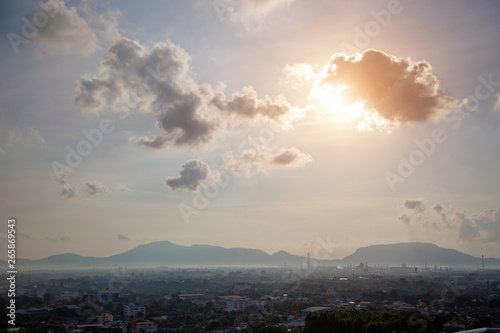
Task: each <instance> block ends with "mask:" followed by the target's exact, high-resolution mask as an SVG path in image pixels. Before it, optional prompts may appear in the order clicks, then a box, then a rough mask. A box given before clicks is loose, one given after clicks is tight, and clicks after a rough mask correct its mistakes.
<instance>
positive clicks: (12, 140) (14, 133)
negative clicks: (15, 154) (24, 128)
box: [8, 127, 23, 146]
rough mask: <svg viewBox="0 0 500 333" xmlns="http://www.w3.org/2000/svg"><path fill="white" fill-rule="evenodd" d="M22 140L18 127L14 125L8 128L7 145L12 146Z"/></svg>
mask: <svg viewBox="0 0 500 333" xmlns="http://www.w3.org/2000/svg"><path fill="white" fill-rule="evenodd" d="M22 140H23V133H22V132H21V129H20V128H19V127H14V128H13V129H11V130H9V141H8V145H9V146H13V145H14V144H16V143H18V142H21V141H22Z"/></svg>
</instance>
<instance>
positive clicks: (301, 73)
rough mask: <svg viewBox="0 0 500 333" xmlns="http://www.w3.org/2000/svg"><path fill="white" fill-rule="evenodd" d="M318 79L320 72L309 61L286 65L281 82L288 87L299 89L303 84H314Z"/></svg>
mask: <svg viewBox="0 0 500 333" xmlns="http://www.w3.org/2000/svg"><path fill="white" fill-rule="evenodd" d="M317 79H318V74H317V73H316V72H315V71H314V68H313V66H311V65H310V64H307V63H295V64H293V65H288V64H287V65H286V66H285V68H284V69H283V70H282V78H281V80H280V84H281V85H282V86H284V87H286V88H291V89H295V90H297V89H299V88H301V86H302V85H305V84H312V83H314V81H315V80H317Z"/></svg>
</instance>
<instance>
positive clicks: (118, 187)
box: [115, 183, 130, 192]
mask: <svg viewBox="0 0 500 333" xmlns="http://www.w3.org/2000/svg"><path fill="white" fill-rule="evenodd" d="M115 189H116V190H117V191H118V192H128V191H130V188H129V187H128V186H127V184H124V183H116V185H115Z"/></svg>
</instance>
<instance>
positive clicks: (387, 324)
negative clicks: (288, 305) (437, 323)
mask: <svg viewBox="0 0 500 333" xmlns="http://www.w3.org/2000/svg"><path fill="white" fill-rule="evenodd" d="M420 319H421V320H420ZM420 319H419V318H411V320H409V318H407V316H405V315H403V314H401V313H397V312H389V311H380V312H379V311H366V310H327V311H322V312H313V313H310V314H308V315H307V317H306V325H305V328H304V333H335V332H339V333H393V332H397V333H401V332H406V333H416V332H419V333H422V332H439V331H438V330H436V329H435V327H434V326H433V325H431V324H430V323H428V322H427V321H425V319H423V318H420ZM409 322H410V323H412V324H414V325H409V324H408V323H409Z"/></svg>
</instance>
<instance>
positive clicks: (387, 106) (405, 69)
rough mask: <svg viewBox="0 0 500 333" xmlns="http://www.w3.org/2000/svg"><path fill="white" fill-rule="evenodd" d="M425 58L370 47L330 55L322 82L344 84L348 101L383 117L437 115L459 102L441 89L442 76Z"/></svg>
mask: <svg viewBox="0 0 500 333" xmlns="http://www.w3.org/2000/svg"><path fill="white" fill-rule="evenodd" d="M431 69H432V67H431V65H430V64H429V63H427V62H426V61H418V62H414V61H412V60H411V59H409V58H406V59H405V58H401V57H396V56H393V55H389V54H386V53H384V52H382V51H378V50H374V49H368V50H366V51H364V52H362V53H356V54H354V55H352V56H347V55H345V54H343V53H337V54H335V55H334V56H332V58H331V59H330V62H329V64H328V66H327V67H326V69H325V71H324V73H323V78H322V79H321V82H320V85H331V87H332V88H340V87H345V90H344V91H343V96H344V100H345V101H346V103H348V104H351V103H356V102H362V103H364V105H365V108H367V109H369V110H373V111H374V112H376V113H377V114H378V115H380V116H381V117H382V118H384V119H386V120H388V121H390V122H395V123H404V122H421V121H427V120H430V119H437V118H439V117H441V116H443V115H444V114H445V113H447V112H448V111H449V110H450V108H451V107H452V106H453V105H454V104H455V103H456V101H455V100H454V99H452V98H451V97H449V96H447V95H446V94H445V93H444V92H443V91H442V90H440V89H439V83H440V81H439V79H438V78H437V77H436V76H435V75H434V74H432V73H431Z"/></svg>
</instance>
